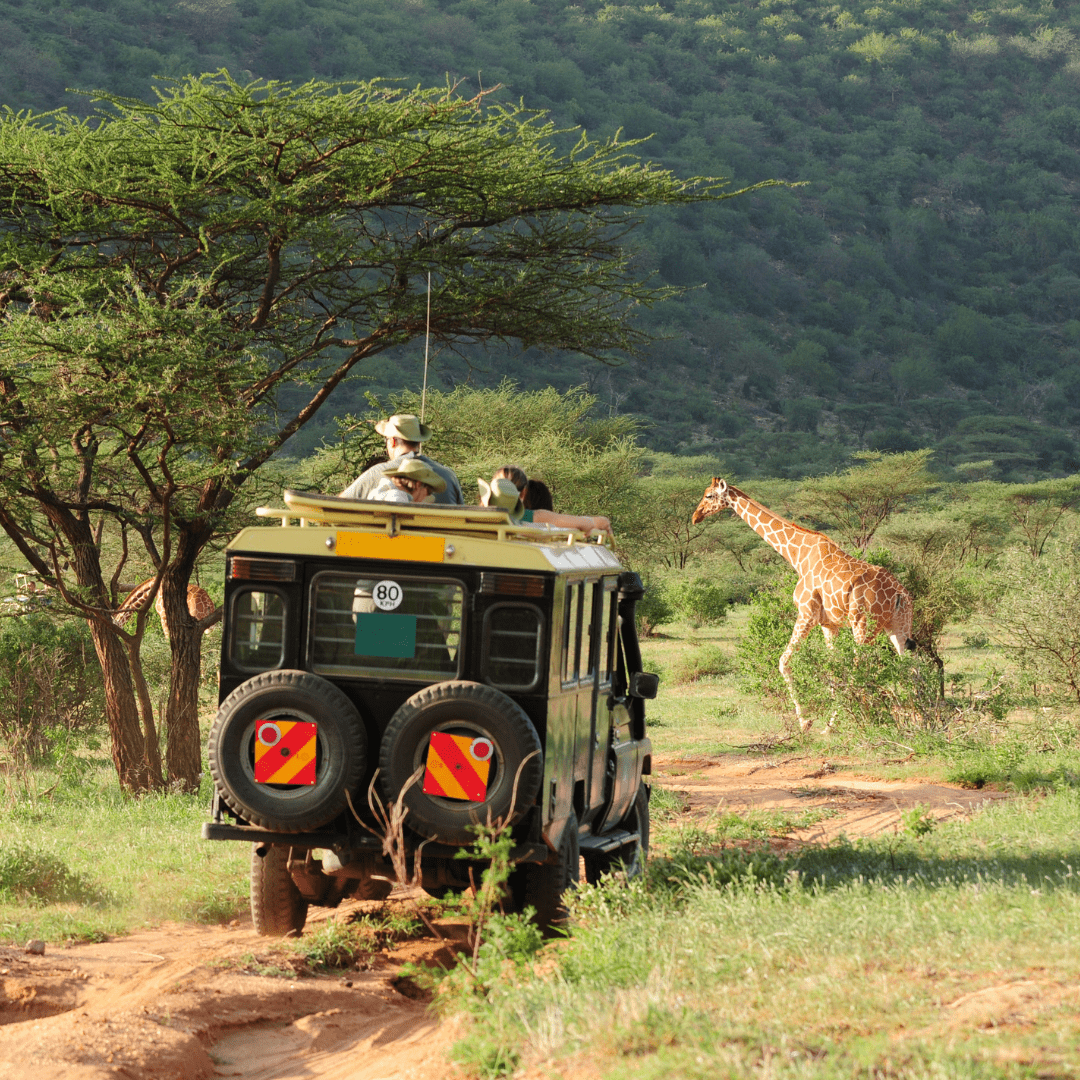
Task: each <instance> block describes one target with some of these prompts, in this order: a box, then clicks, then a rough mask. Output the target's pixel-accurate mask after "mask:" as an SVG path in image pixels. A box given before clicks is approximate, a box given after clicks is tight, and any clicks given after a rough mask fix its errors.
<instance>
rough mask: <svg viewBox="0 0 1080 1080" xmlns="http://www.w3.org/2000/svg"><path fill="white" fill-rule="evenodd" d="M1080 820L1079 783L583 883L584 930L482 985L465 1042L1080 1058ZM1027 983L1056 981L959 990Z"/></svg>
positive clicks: (884, 1064) (638, 1061)
mask: <svg viewBox="0 0 1080 1080" xmlns="http://www.w3.org/2000/svg"><path fill="white" fill-rule="evenodd" d="M1078 841H1080V794H1078V793H1077V791H1076V790H1068V791H1062V792H1058V793H1055V794H1052V795H1050V796H1049V797H1045V798H1039V799H1023V798H1021V799H1018V800H1016V801H1015V802H1014V803H1009V804H997V805H995V806H994V807H993V808H992V809H990V810H988V811H987V812H986V813H985V814H983V815H981V816H980V817H979V818H976V819H975V821H974V822H968V823H960V824H947V825H943V826H940V827H938V828H937V829H935V830H933V831H932V832H925V833H923V834H922V835H921V836H917V835H915V834H913V833H910V832H908V833H905V834H902V835H899V836H895V837H889V838H885V839H875V840H874V841H864V842H860V843H858V844H850V843H846V842H845V843H839V844H835V845H832V846H831V847H829V848H826V849H823V850H822V849H811V850H809V851H807V852H806V853H804V854H803V855H802V856H800V857H798V858H792V859H787V860H783V859H780V858H778V857H776V856H771V855H768V854H767V853H762V852H757V853H752V854H747V853H745V852H743V851H740V850H737V849H734V850H733V849H728V850H727V851H725V852H723V853H722V854H721V855H720V856H718V857H716V858H705V857H694V856H691V855H687V854H682V855H677V856H675V857H674V858H672V859H670V860H659V859H657V860H653V861H652V863H651V865H650V871H649V874H648V877H647V879H646V880H645V881H644V882H637V883H635V882H631V883H625V882H619V881H612V882H609V883H605V884H604V885H603V886H600V887H595V888H593V887H583V888H582V889H581V890H580V891H579V894H578V896H577V899H576V902H575V925H574V929H573V933H572V936H571V938H570V939H569V940H568V941H566V942H564V943H561V944H560V945H559V946H558V947H557V948H556V949H555V950H554V951H553V952H552V954H551V957H549V958H548V962H547V963H546V964H541V965H540V966H539V967H540V971H541V972H542V976H541V977H535V978H532V979H529V978H527V977H522V976H521V975H520V974H519V976H518V977H516V978H515V979H513V980H508V981H507V982H506V983H505V984H504V985H501V986H499V987H498V988H496V989H494V990H492V992H491V993H490V994H489V995H488V997H487V998H486V999H485V1000H483V1001H481V1002H473V1003H472V1009H473V1011H474V1014H475V1025H474V1027H473V1030H472V1034H471V1035H470V1037H469V1039H468V1040H467V1041H465V1042H464V1043H463V1044H461V1045H460V1047H459V1055H460V1056H461V1057H463V1058H464V1059H465V1061H466V1063H468V1064H471V1065H472V1066H473V1067H474V1068H477V1069H479V1070H480V1071H484V1070H485V1063H489V1064H490V1063H491V1062H495V1061H499V1060H502V1061H514V1062H516V1063H518V1064H520V1065H521V1066H524V1067H526V1068H528V1067H530V1066H533V1065H537V1064H539V1063H540V1062H545V1063H547V1064H548V1066H549V1067H550V1066H552V1065H555V1066H557V1065H560V1064H566V1065H567V1068H568V1070H569V1071H572V1069H571V1068H570V1063H571V1062H573V1061H575V1060H576V1059H586V1060H588V1061H589V1063H590V1065H591V1066H592V1067H593V1068H596V1069H599V1072H600V1074H601V1075H605V1076H611V1077H633V1078H646V1077H648V1078H652V1077H660V1076H668V1077H702V1078H704V1077H712V1076H718V1075H719V1076H732V1077H743V1076H745V1077H756V1076H759V1075H763V1074H764V1075H771V1076H778V1077H787V1076H790V1077H822V1078H825V1077H829V1078H831V1077H845V1078H846V1077H850V1076H868V1077H869V1076H874V1077H877V1076H905V1077H907V1076H910V1077H912V1078H914V1077H934V1076H942V1077H946V1076H957V1077H961V1076H963V1077H969V1076H970V1077H975V1076H987V1077H998V1076H1001V1077H1006V1076H1028V1075H1030V1076H1035V1075H1038V1076H1066V1075H1074V1072H1073V1070H1076V1069H1080V1013H1078V1011H1077V1010H1076V1008H1075V1004H1076V993H1077V987H1078V985H1080V939H1078V938H1077V935H1076V933H1075V928H1076V926H1077V924H1078V922H1077V920H1078V919H1080V873H1078V872H1074V867H1073V863H1074V862H1075V856H1076V851H1077V846H1078ZM1078 869H1080V868H1078ZM552 959H554V963H555V966H556V969H557V970H556V971H555V973H554V974H553V973H552V971H551V966H552V964H551V961H552ZM1014 983H1030V984H1031V985H1032V986H1035V987H1036V988H1037V989H1038V993H1035V994H1034V996H1033V997H1031V998H1030V1000H1028V999H1025V1000H1024V1001H1021V1002H1020V1003H1019V1004H1017V1002H1015V1001H1011V1002H1006V1003H1005V1004H1003V1005H1000V1006H999V1007H998V1009H997V1012H996V1013H995V1012H994V1008H993V1005H992V995H991V997H988V998H987V999H986V1001H985V1002H984V1003H983V1005H979V1007H978V1008H977V1009H975V1010H974V1012H975V1015H974V1016H972V1015H971V1011H972V1010H971V1009H969V1010H967V1011H963V1010H961V1011H957V1010H956V1009H951V1008H950V1007H949V1006H950V1003H952V1002H956V1001H958V1000H960V999H962V998H963V997H964V995H967V994H971V993H972V992H973V991H981V990H985V989H986V988H990V987H995V986H999V985H1000V986H1004V985H1007V984H1014ZM1070 987H1071V988H1072V989H1071V990H1068V992H1066V993H1064V994H1063V992H1062V988H1070ZM1025 1001H1026V1003H1025ZM975 1004H976V1005H978V1000H977V999H976V1000H975ZM1018 1010H1019V1015H1018ZM984 1013H985V1015H984ZM988 1032H993V1036H992V1037H991V1038H988V1034H987V1033H988ZM765 1063H768V1070H767V1071H764V1067H765ZM487 1071H488V1072H489V1073H490V1072H494V1071H497V1070H492V1069H490V1068H488V1069H487Z"/></svg>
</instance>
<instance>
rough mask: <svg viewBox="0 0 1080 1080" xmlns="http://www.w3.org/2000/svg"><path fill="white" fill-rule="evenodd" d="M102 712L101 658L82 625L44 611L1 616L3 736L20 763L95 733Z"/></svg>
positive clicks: (0, 719) (0, 732)
mask: <svg viewBox="0 0 1080 1080" xmlns="http://www.w3.org/2000/svg"><path fill="white" fill-rule="evenodd" d="M103 713H104V690H103V688H102V683H101V671H100V668H99V667H98V662H97V656H96V655H95V653H94V646H93V643H92V642H91V640H90V634H89V632H88V631H87V629H86V625H85V624H84V623H80V622H77V621H75V620H72V619H58V618H53V617H51V616H49V615H44V614H29V615H21V616H16V617H11V618H4V619H0V738H2V739H3V742H4V745H5V747H6V749H7V752H8V754H9V755H11V757H12V758H13V759H14V761H15V762H16V763H17V764H21V765H25V764H26V763H27V762H29V761H31V760H39V759H42V758H47V757H49V756H50V755H54V754H56V753H58V752H60V753H62V752H63V750H64V749H65V748H67V747H68V743H69V741H70V737H71V736H72V735H75V734H77V735H78V736H79V737H80V738H83V739H85V738H87V737H88V736H91V735H92V734H93V732H94V731H95V730H97V729H98V728H99V727H100V724H101V719H102V715H103Z"/></svg>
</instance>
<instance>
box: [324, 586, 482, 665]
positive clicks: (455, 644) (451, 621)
mask: <svg viewBox="0 0 1080 1080" xmlns="http://www.w3.org/2000/svg"><path fill="white" fill-rule="evenodd" d="M464 595H465V592H464V589H463V588H462V586H461V585H460V584H459V583H458V582H448V581H432V580H431V579H430V578H407V577H400V576H399V577H394V578H372V577H368V578H357V577H356V575H355V574H338V573H328V574H320V575H318V577H316V578H315V581H314V582H313V583H312V597H311V608H310V612H311V614H310V617H311V634H310V636H309V645H308V648H309V653H310V667H311V670H312V671H314V672H316V673H318V674H320V675H354V676H357V677H358V678H368V677H372V676H384V677H387V678H394V679H417V680H424V681H428V682H435V681H441V680H443V679H452V678H454V677H455V676H456V675H457V674H458V669H459V663H460V654H461V648H460V646H461V613H462V607H463V601H464Z"/></svg>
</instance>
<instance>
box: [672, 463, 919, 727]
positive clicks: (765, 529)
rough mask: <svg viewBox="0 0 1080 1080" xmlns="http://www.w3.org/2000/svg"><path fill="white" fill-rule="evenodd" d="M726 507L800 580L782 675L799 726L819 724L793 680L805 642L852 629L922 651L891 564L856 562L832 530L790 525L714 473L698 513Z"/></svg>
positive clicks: (863, 638)
mask: <svg viewBox="0 0 1080 1080" xmlns="http://www.w3.org/2000/svg"><path fill="white" fill-rule="evenodd" d="M724 509H730V510H733V511H734V512H735V513H736V514H738V515H739V517H741V518H742V519H743V521H745V522H746V524H747V525H749V526H750V528H751V529H753V530H754V532H756V533H757V534H758V536H760V537H761V538H762V539H763V540H764V541H765V542H766V543H768V544H771V545H772V546H773V547H774V548H776V550H777V551H778V552H780V554H781V555H783V557H784V558H785V559H787V561H788V562H789V563H791V565H792V566H793V567H794V568H795V572H796V573H797V574H798V575H799V583H798V584H797V585H796V586H795V592H794V594H793V596H794V600H795V606H796V607H797V608H798V611H799V614H798V618H797V619H796V620H795V629H794V630H793V631H792V633H791V640H790V641H789V642H788V646H787V648H786V649H785V650H784V653H783V655H782V656H781V657H780V674H781V675H783V677H784V682H785V683H787V688H788V693H789V694H790V695H791V701H792V703H793V704H794V706H795V716H796V718H797V719H798V721H799V727H800V729H801V730H803V731H806V730H807V729H808V728H809V727H810V725H811V724H812V723H813V721H812V720H810V719H806V718H804V717H803V714H802V709H801V708H800V706H799V701H798V698H796V696H795V683H794V680H793V679H792V677H791V657H792V656H793V655H794V653H795V650H796V649H797V648H798V647H799V644H800V642H801V641H802V639H803V638H804V637H806V635H807V634H808V633H810V631H811V630H812V629H813V628H814V627H815V626H820V627H821V632H822V633H823V634H824V635H825V643H826V645H828V646H829V648H830V649H831V648H832V647H833V635H835V634H836V633H837V631H839V630H840V629H841V628H842V627H844V626H850V627H851V630H852V633H853V634H854V635H855V640H856V642H857V643H858V644H860V645H864V644H866V642H868V641H873V640H874V638H875V637H877V635H878V634H881V633H884V634H887V635H888V637H889V640H890V641H891V642H892V643H893V646H894V647H895V649H896V651H897V652H898V653H900V654H901V655H903V653H904V652H905V650H910V649H914V648H915V642H914V641H913V640H912V638H911V617H912V611H913V608H912V601H911V594H910V593H909V592H908V591H907V590H906V589H905V588H904V587H903V585H901V584H900V582H899V581H897V580H896V578H895V577H894V576H893V575H892V574H890V573H889V571H888V570H886V569H884V568H883V567H881V566H874V565H872V564H871V563H868V562H863V561H862V559H855V558H852V556H850V555H848V554H847V552H846V551H844V550H843V548H841V547H840V546H839V544H837V543H836V542H835V541H833V540H830V539H829V537H827V536H826V535H825V534H824V533H820V532H815V531H814V530H813V529H805V528H803V527H802V526H801V525H796V524H794V523H793V522H791V521H787V520H785V519H784V518H782V517H780V516H779V515H778V514H774V513H773V512H772V511H771V510H769V509H767V508H766V507H764V506H762V505H761V503H758V502H755V501H754V500H753V499H751V498H750V496H749V495H747V494H746V493H745V492H742V491H740V490H739V489H738V488H735V487H731V486H730V485H729V484H728V483H727V482H726V481H724V480H721V479H720V477H718V476H714V477H713V481H712V483H711V484H710V485H709V486H708V488H706V489H705V494H704V495H703V496H702V499H701V502H700V503H698V506H697V509H696V510H695V511H694V523H695V524H696V523H697V522H699V521H703V520H704V519H705V518H707V517H709V516H710V515H711V514H717V513H719V512H720V511H721V510H724Z"/></svg>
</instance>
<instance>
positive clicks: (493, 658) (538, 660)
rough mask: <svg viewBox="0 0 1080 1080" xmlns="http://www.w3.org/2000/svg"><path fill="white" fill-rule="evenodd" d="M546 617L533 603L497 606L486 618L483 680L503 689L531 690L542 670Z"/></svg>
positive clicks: (490, 609)
mask: <svg viewBox="0 0 1080 1080" xmlns="http://www.w3.org/2000/svg"><path fill="white" fill-rule="evenodd" d="M543 628H544V618H543V616H542V615H541V614H540V611H539V609H537V608H535V607H533V606H532V605H531V604H498V605H496V606H495V607H492V608H489V609H488V611H487V614H486V615H485V616H484V677H485V679H486V680H487V681H488V682H489V683H491V685H492V686H496V687H498V688H499V689H500V690H517V691H522V690H532V689H534V688H535V687H536V686H537V684H538V683H539V682H540V675H541V672H542V669H543Z"/></svg>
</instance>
